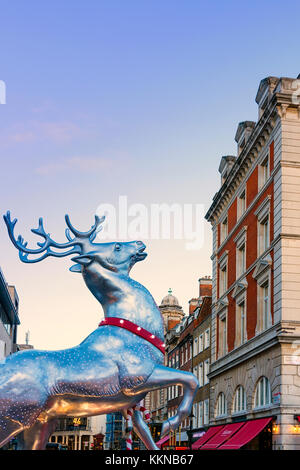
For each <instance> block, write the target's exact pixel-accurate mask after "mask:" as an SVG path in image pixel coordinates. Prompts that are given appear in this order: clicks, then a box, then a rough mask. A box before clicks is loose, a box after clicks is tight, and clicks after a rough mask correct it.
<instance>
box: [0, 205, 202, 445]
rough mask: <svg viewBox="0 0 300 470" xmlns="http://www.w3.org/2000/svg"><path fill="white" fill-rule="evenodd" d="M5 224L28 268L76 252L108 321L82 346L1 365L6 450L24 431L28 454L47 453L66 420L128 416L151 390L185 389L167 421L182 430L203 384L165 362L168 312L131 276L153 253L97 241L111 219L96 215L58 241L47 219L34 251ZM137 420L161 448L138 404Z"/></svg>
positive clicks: (0, 426) (1, 428) (0, 428)
mask: <svg viewBox="0 0 300 470" xmlns="http://www.w3.org/2000/svg"><path fill="white" fill-rule="evenodd" d="M4 220H5V223H6V225H7V229H8V233H9V236H10V239H11V241H12V243H13V244H14V246H15V247H16V248H17V249H18V251H19V256H20V259H21V261H23V262H25V263H34V262H38V261H41V260H43V259H45V258H46V257H48V256H55V257H62V256H68V255H75V256H74V257H73V258H72V260H73V261H75V263H76V264H75V265H73V266H72V267H71V268H70V271H72V272H77V273H81V274H82V276H83V279H84V281H85V283H86V285H87V287H88V288H89V290H90V291H91V292H92V294H93V295H94V296H95V297H96V298H97V300H98V301H99V302H100V303H101V305H102V308H103V311H104V321H103V322H102V323H101V326H100V327H98V328H97V329H96V330H95V331H93V332H92V333H91V334H90V335H89V336H88V337H87V338H86V339H85V340H84V341H83V342H82V343H81V344H79V346H76V347H73V348H70V349H65V350H61V351H39V350H26V351H21V352H17V353H15V354H13V355H11V356H9V357H7V358H6V359H5V360H3V361H1V362H0V447H1V446H3V445H4V444H5V443H7V442H8V441H9V440H10V439H12V437H14V436H16V435H18V434H19V433H20V432H21V431H23V445H22V446H23V448H24V449H44V448H45V445H46V443H47V442H48V439H49V436H50V435H51V433H52V432H53V431H54V429H55V425H56V422H57V419H58V418H59V417H63V416H73V417H83V416H94V415H100V414H107V413H111V412H116V411H120V412H122V413H123V414H124V416H126V410H128V409H129V408H132V407H134V406H135V405H137V404H138V403H140V402H141V400H143V399H144V397H145V396H146V394H147V393H148V392H150V391H152V390H158V389H161V388H164V387H168V386H172V385H179V386H182V388H183V398H182V401H181V403H180V405H179V406H178V410H177V413H176V414H175V415H174V416H172V417H171V418H170V419H168V420H167V421H165V422H164V423H163V426H162V433H161V436H164V435H166V434H167V433H168V432H169V431H170V430H175V429H176V428H177V427H178V426H179V424H180V422H181V421H182V420H183V419H184V418H185V417H186V416H187V415H188V414H189V413H190V411H191V407H192V403H193V398H194V395H195V392H196V390H197V387H198V382H197V379H196V377H195V376H194V375H193V374H192V373H189V372H184V371H180V370H176V369H171V368H168V367H165V366H164V365H163V364H164V355H163V353H162V351H163V349H162V346H163V341H164V337H163V320H162V316H161V313H160V311H159V309H158V307H157V305H156V303H155V301H154V299H153V298H152V296H151V294H150V293H149V291H148V290H147V289H146V288H145V287H144V286H142V285H141V284H139V283H138V282H136V281H135V280H133V279H132V278H131V277H130V276H129V272H130V269H131V268H132V266H133V265H134V264H135V263H136V262H137V261H141V260H143V259H144V258H145V257H146V256H147V255H146V253H145V251H144V250H145V245H144V244H143V243H142V242H141V241H134V242H122V243H121V242H120V243H95V242H94V240H95V238H96V235H97V232H98V231H99V230H101V224H102V222H103V220H104V217H102V218H99V217H98V216H95V224H94V225H93V226H92V227H91V229H90V230H89V231H87V232H79V231H78V230H76V229H75V228H74V227H73V226H72V224H71V222H70V220H69V217H68V216H66V224H67V226H68V228H67V229H66V237H67V241H66V242H65V243H57V242H55V241H54V240H53V239H52V238H51V237H50V235H49V234H47V233H46V232H45V230H44V227H43V221H42V219H40V221H39V227H38V228H37V229H32V231H33V233H35V234H37V235H39V236H41V237H42V238H43V239H44V240H43V241H42V242H40V243H38V248H35V249H29V248H28V247H27V243H26V242H24V240H23V238H22V237H21V236H19V237H18V238H16V237H15V235H14V228H15V224H16V222H17V220H16V219H15V220H13V221H12V220H11V218H10V213H9V212H7V214H6V215H5V216H4ZM71 234H72V235H71ZM53 248H54V249H55V250H56V251H54V250H53ZM60 250H61V251H60ZM105 322H106V323H105ZM118 322H119V323H120V324H119V323H118ZM124 325H125V326H126V325H129V326H130V328H125V326H124ZM135 327H136V330H139V331H135V330H134V328H135ZM140 330H141V332H142V333H143V332H144V336H143V335H141V334H140ZM148 333H149V335H151V336H150V338H149V339H148V338H147V334H148ZM153 338H154V339H153ZM132 423H133V427H134V430H135V431H136V433H137V434H138V436H139V437H140V438H141V440H142V441H143V442H144V444H145V445H146V447H147V448H148V449H157V446H156V444H155V443H154V441H153V439H152V436H151V433H150V430H149V428H148V426H147V425H146V423H145V422H144V420H143V416H142V413H141V411H140V410H139V408H138V407H137V408H136V409H135V410H134V412H133V415H132Z"/></svg>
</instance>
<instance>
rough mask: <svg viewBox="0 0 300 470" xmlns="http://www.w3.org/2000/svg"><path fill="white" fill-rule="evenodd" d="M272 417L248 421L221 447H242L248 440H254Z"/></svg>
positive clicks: (223, 448)
mask: <svg viewBox="0 0 300 470" xmlns="http://www.w3.org/2000/svg"><path fill="white" fill-rule="evenodd" d="M271 420H272V418H261V419H254V420H252V421H247V422H246V423H243V424H244V426H243V427H242V428H241V429H240V430H239V432H237V433H236V434H235V435H234V436H232V437H231V439H229V440H228V441H227V442H225V443H224V444H223V445H222V446H221V447H219V449H221V450H225V449H228V450H230V449H240V448H241V447H243V446H244V445H245V444H247V443H248V442H250V441H252V439H254V438H255V437H256V436H257V434H259V433H260V432H261V431H262V430H263V429H264V428H265V427H266V426H267V424H269V422H270V421H271Z"/></svg>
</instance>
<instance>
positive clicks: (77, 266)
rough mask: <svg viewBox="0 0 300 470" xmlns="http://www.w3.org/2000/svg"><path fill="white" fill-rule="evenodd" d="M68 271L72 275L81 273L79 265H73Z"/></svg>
mask: <svg viewBox="0 0 300 470" xmlns="http://www.w3.org/2000/svg"><path fill="white" fill-rule="evenodd" d="M69 271H72V273H81V264H73V266H71V267H70V268H69Z"/></svg>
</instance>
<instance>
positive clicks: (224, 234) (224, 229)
mask: <svg viewBox="0 0 300 470" xmlns="http://www.w3.org/2000/svg"><path fill="white" fill-rule="evenodd" d="M227 235H228V221H227V217H226V219H224V220H223V222H222V223H221V240H220V244H221V243H223V241H224V240H225V238H226V237H227Z"/></svg>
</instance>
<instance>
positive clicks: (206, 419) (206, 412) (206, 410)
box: [203, 398, 209, 425]
mask: <svg viewBox="0 0 300 470" xmlns="http://www.w3.org/2000/svg"><path fill="white" fill-rule="evenodd" d="M208 423H209V399H208V398H207V399H206V400H204V419H203V424H204V425H205V424H208Z"/></svg>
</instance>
